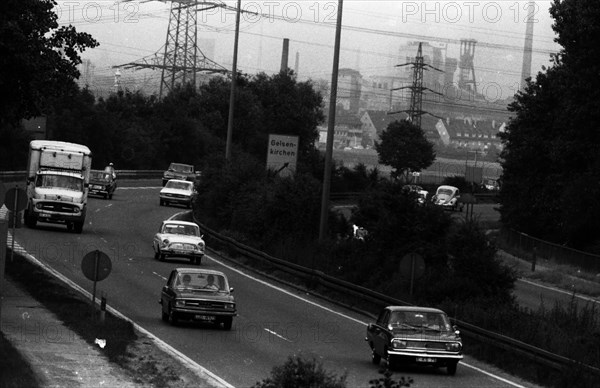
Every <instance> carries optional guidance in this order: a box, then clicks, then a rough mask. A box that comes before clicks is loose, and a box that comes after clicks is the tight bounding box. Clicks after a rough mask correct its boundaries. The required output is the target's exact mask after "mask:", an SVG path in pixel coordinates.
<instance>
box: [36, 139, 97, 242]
mask: <svg viewBox="0 0 600 388" xmlns="http://www.w3.org/2000/svg"><path fill="white" fill-rule="evenodd" d="M91 166H92V153H91V151H90V149H89V148H88V147H86V146H84V145H80V144H75V143H67V142H62V141H50V140H33V141H32V142H31V143H29V159H28V162H27V201H28V203H27V208H26V209H25V224H26V225H27V226H28V227H30V228H34V227H35V226H36V224H37V223H38V222H48V223H60V224H65V225H66V226H67V229H68V230H74V231H75V232H77V233H81V232H82V231H83V225H84V223H85V214H86V210H87V197H88V187H89V182H90V169H91Z"/></svg>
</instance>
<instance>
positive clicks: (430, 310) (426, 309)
mask: <svg viewBox="0 0 600 388" xmlns="http://www.w3.org/2000/svg"><path fill="white" fill-rule="evenodd" d="M386 309H388V310H390V311H418V312H423V313H443V314H445V313H444V312H443V311H442V310H440V309H436V308H433V307H420V306H387V307H386Z"/></svg>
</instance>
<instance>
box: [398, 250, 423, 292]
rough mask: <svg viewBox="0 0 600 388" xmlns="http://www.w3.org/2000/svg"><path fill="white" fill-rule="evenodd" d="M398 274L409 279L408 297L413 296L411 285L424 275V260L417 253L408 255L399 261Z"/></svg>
mask: <svg viewBox="0 0 600 388" xmlns="http://www.w3.org/2000/svg"><path fill="white" fill-rule="evenodd" d="M400 273H401V274H402V276H404V277H407V278H410V295H411V296H412V294H413V284H414V282H415V279H418V278H420V277H421V276H423V274H424V273H425V260H423V257H422V256H421V255H419V254H418V253H414V252H411V253H408V254H406V255H404V257H402V259H401V260H400Z"/></svg>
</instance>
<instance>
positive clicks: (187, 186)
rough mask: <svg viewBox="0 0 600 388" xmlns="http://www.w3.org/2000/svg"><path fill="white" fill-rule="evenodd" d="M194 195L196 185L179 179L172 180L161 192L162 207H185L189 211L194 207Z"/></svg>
mask: <svg viewBox="0 0 600 388" xmlns="http://www.w3.org/2000/svg"><path fill="white" fill-rule="evenodd" d="M193 195H194V183H193V182H189V181H183V180H179V179H171V180H169V181H168V182H167V184H166V185H165V187H163V188H162V189H161V190H160V206H166V205H169V204H173V203H176V204H180V205H185V206H186V207H187V208H188V209H189V208H190V207H192V197H193Z"/></svg>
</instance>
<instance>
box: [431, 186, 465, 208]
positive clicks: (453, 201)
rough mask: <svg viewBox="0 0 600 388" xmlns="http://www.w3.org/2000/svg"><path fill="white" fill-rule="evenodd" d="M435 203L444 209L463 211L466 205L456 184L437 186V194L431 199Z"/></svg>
mask: <svg viewBox="0 0 600 388" xmlns="http://www.w3.org/2000/svg"><path fill="white" fill-rule="evenodd" d="M431 200H432V201H433V203H434V204H436V205H438V206H441V207H442V208H443V209H448V210H452V211H456V210H458V211H461V212H462V210H463V207H464V206H465V204H464V203H462V202H461V201H460V190H459V189H458V188H457V187H454V186H448V185H442V186H440V187H438V188H437V190H436V191H435V195H434V196H433V198H432V199H431Z"/></svg>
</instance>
